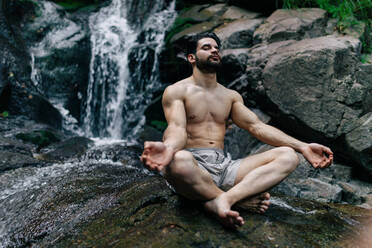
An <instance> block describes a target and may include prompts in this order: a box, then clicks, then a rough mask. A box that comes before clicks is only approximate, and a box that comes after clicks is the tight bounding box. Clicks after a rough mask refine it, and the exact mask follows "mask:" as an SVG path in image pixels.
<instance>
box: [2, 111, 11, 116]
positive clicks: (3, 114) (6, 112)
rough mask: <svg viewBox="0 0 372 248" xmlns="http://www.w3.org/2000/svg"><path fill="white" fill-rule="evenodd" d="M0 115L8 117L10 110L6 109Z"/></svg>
mask: <svg viewBox="0 0 372 248" xmlns="http://www.w3.org/2000/svg"><path fill="white" fill-rule="evenodd" d="M0 116H1V117H8V116H9V113H8V111H4V112H2V113H0Z"/></svg>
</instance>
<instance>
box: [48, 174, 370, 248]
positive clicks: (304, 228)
mask: <svg viewBox="0 0 372 248" xmlns="http://www.w3.org/2000/svg"><path fill="white" fill-rule="evenodd" d="M354 211H358V215H359V216H360V215H362V216H366V217H368V216H370V212H369V211H368V210H363V209H360V208H356V207H354V208H350V207H343V206H337V205H327V204H321V203H316V202H310V201H301V200H298V199H294V198H288V197H287V198H282V197H274V198H273V200H272V205H271V208H270V209H269V210H268V211H267V212H266V213H265V214H264V215H258V214H252V213H248V212H242V216H243V217H244V219H245V220H246V223H245V225H244V226H243V227H242V228H240V229H239V230H237V231H231V230H226V229H224V228H223V227H222V226H221V225H220V224H219V223H218V222H217V221H216V220H214V219H213V218H211V217H208V216H207V215H206V214H205V213H204V211H203V210H202V208H201V206H200V205H198V204H197V203H194V202H189V201H187V200H185V199H183V198H180V197H179V196H177V195H174V194H173V193H172V192H171V191H170V190H169V189H167V186H166V185H165V183H164V180H163V179H161V178H158V177H150V178H148V179H146V180H142V181H141V182H137V183H135V184H133V185H132V186H131V187H129V188H128V189H126V190H124V191H122V192H121V193H120V198H119V201H118V204H117V205H116V207H115V208H113V209H111V210H109V211H106V212H104V213H103V214H101V215H97V216H96V217H95V218H94V219H93V220H92V221H89V222H87V223H85V224H83V225H81V226H80V227H79V228H78V230H75V233H74V235H68V236H60V237H58V239H55V240H53V241H52V242H53V245H55V246H57V247H67V246H68V247H81V246H84V247H85V246H88V247H89V246H94V245H99V246H102V247H104V246H107V245H109V246H113V247H149V246H159V247H286V246H291V247H316V246H321V247H344V246H345V245H346V244H345V242H347V241H346V240H348V242H350V243H352V242H360V244H363V245H364V244H366V245H368V244H370V241H368V239H366V238H365V239H363V240H362V239H361V238H360V236H356V234H357V232H355V230H359V229H361V228H362V227H361V226H359V225H357V224H356V223H358V222H356V221H355V217H353V215H354V213H353V212H354ZM366 217H362V218H366ZM352 230H354V231H352ZM350 231H351V232H350ZM345 232H347V233H348V235H347V236H345V234H344V233H345ZM283 233H285V235H283ZM49 240H50V238H49ZM45 241H48V237H46V238H44V242H41V243H42V244H43V243H45ZM49 242H50V241H49ZM345 247H346V246H345Z"/></svg>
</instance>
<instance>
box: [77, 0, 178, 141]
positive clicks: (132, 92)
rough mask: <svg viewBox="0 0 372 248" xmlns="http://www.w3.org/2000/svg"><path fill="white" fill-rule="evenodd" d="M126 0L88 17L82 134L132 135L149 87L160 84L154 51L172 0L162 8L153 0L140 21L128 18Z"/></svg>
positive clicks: (160, 42)
mask: <svg viewBox="0 0 372 248" xmlns="http://www.w3.org/2000/svg"><path fill="white" fill-rule="evenodd" d="M130 3H131V2H130V1H121V0H113V1H112V3H111V4H110V5H109V6H107V7H105V8H102V9H101V11H100V12H98V13H96V14H93V15H92V16H91V17H90V19H89V26H90V30H91V45H92V52H91V53H92V57H91V61H90V76H89V85H88V92H87V102H86V108H85V113H84V128H85V132H86V133H87V135H88V136H94V137H111V138H122V139H127V140H129V139H133V138H135V137H136V136H137V134H138V133H139V131H140V130H141V127H142V126H143V124H144V121H145V118H144V116H143V113H144V110H145V108H146V106H147V104H148V103H149V102H150V100H151V96H152V93H153V92H154V91H155V90H157V89H158V88H159V87H160V86H161V84H160V82H159V77H158V55H159V53H160V49H161V47H162V45H163V39H164V34H165V31H166V30H167V28H168V27H169V24H170V23H172V19H173V18H174V17H175V12H174V3H172V4H171V5H170V6H169V7H167V8H165V9H163V10H162V8H163V7H164V6H163V5H164V3H163V2H162V1H156V2H155V3H154V5H153V6H152V8H151V13H150V14H149V18H148V19H147V20H145V21H144V22H143V25H140V26H139V25H136V23H130V21H129V20H128V19H129V18H128V17H127V16H128V15H129V14H131V15H133V13H128V11H123V5H125V4H130ZM132 4H133V3H132ZM127 7H128V8H130V9H131V7H130V6H127Z"/></svg>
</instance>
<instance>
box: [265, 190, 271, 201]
mask: <svg viewBox="0 0 372 248" xmlns="http://www.w3.org/2000/svg"><path fill="white" fill-rule="evenodd" d="M264 199H266V200H269V199H270V193H269V192H266V193H264Z"/></svg>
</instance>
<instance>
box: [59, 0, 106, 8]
mask: <svg viewBox="0 0 372 248" xmlns="http://www.w3.org/2000/svg"><path fill="white" fill-rule="evenodd" d="M52 1H54V2H55V3H57V4H59V5H61V6H62V7H63V8H65V9H66V10H76V9H79V8H83V7H88V6H92V5H98V4H100V3H101V2H103V1H102V0H52Z"/></svg>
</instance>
